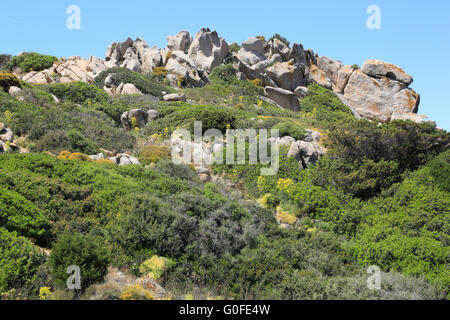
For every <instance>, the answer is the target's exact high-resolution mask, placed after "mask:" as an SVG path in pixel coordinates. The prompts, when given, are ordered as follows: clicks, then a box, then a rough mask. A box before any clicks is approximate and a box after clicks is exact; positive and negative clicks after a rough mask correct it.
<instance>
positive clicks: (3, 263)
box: [0, 227, 45, 292]
mask: <svg viewBox="0 0 450 320" xmlns="http://www.w3.org/2000/svg"><path fill="white" fill-rule="evenodd" d="M44 262H45V257H44V256H43V254H42V253H40V252H39V249H37V248H36V247H35V246H34V245H33V244H32V243H31V241H30V240H28V239H26V238H24V237H20V236H18V235H17V233H15V232H9V231H7V230H6V229H4V228H2V227H0V292H5V291H7V290H10V289H13V288H15V289H22V288H23V287H25V286H27V285H28V284H29V283H31V282H32V281H33V280H34V279H35V278H36V274H37V272H38V269H39V266H40V265H42V264H43V263H44Z"/></svg>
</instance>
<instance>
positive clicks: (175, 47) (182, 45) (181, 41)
mask: <svg viewBox="0 0 450 320" xmlns="http://www.w3.org/2000/svg"><path fill="white" fill-rule="evenodd" d="M191 43H192V37H191V35H190V34H189V32H188V31H180V32H178V33H177V34H176V35H174V36H168V37H167V49H169V50H170V51H183V52H184V53H187V52H188V51H189V47H190V46H191Z"/></svg>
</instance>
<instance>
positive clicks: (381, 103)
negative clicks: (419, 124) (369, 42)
mask: <svg viewBox="0 0 450 320" xmlns="http://www.w3.org/2000/svg"><path fill="white" fill-rule="evenodd" d="M344 97H345V99H346V100H347V101H348V103H349V105H350V106H352V108H354V109H355V110H356V111H357V112H358V114H359V115H361V116H362V117H364V118H367V119H371V120H379V121H382V122H385V121H389V120H390V119H391V116H392V114H393V113H394V112H395V113H417V111H418V106H419V103H420V96H419V95H418V94H417V93H416V92H415V91H414V90H412V89H410V88H408V87H407V86H406V85H405V84H404V83H402V82H399V81H394V80H391V79H389V78H387V77H380V78H372V77H370V76H368V75H366V74H365V73H363V72H362V71H361V70H356V71H354V72H353V73H352V75H351V76H350V79H349V81H348V84H347V86H346V87H345V90H344Z"/></svg>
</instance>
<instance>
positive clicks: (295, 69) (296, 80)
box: [266, 59, 304, 91]
mask: <svg viewBox="0 0 450 320" xmlns="http://www.w3.org/2000/svg"><path fill="white" fill-rule="evenodd" d="M266 74H267V75H268V76H269V78H270V79H272V80H273V81H274V82H275V83H276V84H277V86H278V87H279V88H283V89H286V90H289V91H294V90H295V89H296V88H297V87H298V86H300V85H302V84H303V83H304V82H303V75H304V74H303V67H302V66H301V65H300V64H295V61H294V59H292V60H290V61H288V62H278V63H276V64H275V65H273V66H272V67H269V68H267V69H266Z"/></svg>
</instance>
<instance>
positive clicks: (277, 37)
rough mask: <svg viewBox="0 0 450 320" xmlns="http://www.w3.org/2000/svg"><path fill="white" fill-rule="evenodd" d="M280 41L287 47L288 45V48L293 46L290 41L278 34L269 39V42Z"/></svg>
mask: <svg viewBox="0 0 450 320" xmlns="http://www.w3.org/2000/svg"><path fill="white" fill-rule="evenodd" d="M275 39H277V40H280V41H281V42H283V43H284V44H285V45H287V46H288V47H289V46H290V45H291V43H290V42H289V41H287V39H286V38H285V37H282V36H280V35H279V34H278V33H275V34H274V35H273V36H272V38H270V39H269V42H270V41H272V40H275Z"/></svg>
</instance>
